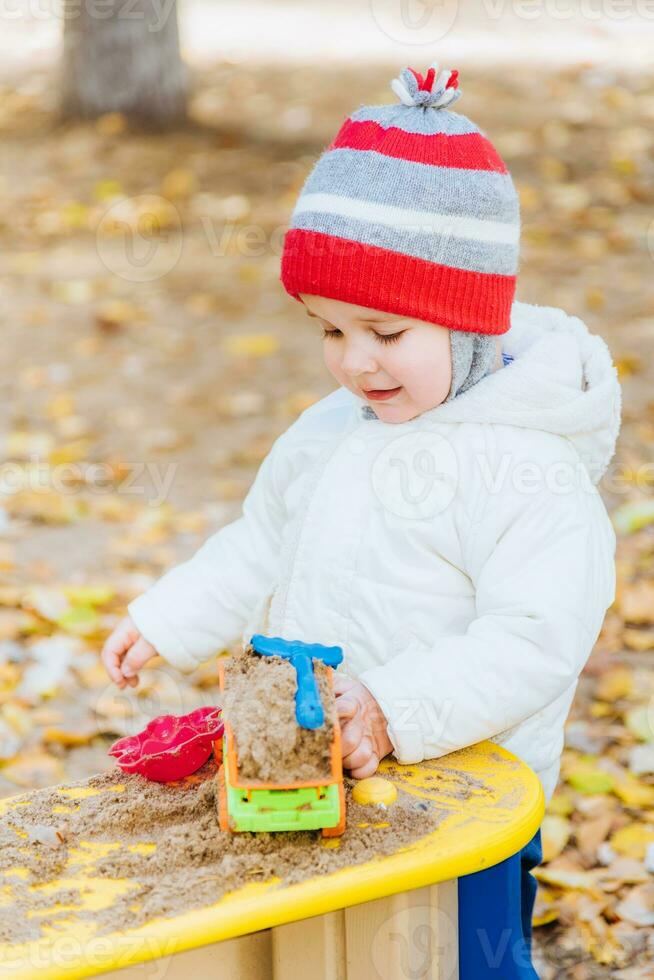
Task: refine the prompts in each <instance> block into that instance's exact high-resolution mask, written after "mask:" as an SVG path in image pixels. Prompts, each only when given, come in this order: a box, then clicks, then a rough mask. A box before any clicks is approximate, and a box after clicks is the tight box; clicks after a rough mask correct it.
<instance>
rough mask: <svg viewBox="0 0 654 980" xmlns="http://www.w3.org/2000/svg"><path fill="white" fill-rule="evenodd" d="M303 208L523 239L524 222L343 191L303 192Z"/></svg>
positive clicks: (485, 238) (479, 237) (508, 241)
mask: <svg viewBox="0 0 654 980" xmlns="http://www.w3.org/2000/svg"><path fill="white" fill-rule="evenodd" d="M303 211H317V212H322V213H323V214H337V215H342V216H344V217H347V218H354V219H356V220H358V221H369V222H371V223H375V224H380V225H388V226H390V227H391V228H398V229H406V228H409V229H415V230H420V231H422V232H430V233H432V234H436V235H450V236H451V237H452V238H466V239H470V240H473V241H477V242H493V243H496V244H502V245H517V244H518V242H519V240H520V225H519V224H518V223H516V222H511V223H506V222H502V221H492V220H489V219H485V218H475V217H474V216H473V215H452V214H440V213H438V212H435V211H412V210H410V209H408V208H399V207H396V206H395V205H392V204H378V203H377V202H376V201H364V200H361V199H355V198H351V197H343V196H342V195H340V194H301V195H300V198H299V200H298V202H297V204H296V206H295V209H294V212H293V213H294V214H300V213H302V212H303Z"/></svg>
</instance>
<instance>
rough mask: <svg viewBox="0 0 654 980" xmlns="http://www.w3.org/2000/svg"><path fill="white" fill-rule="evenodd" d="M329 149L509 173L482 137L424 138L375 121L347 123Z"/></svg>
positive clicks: (349, 120) (466, 134) (497, 154)
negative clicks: (369, 151) (373, 153)
mask: <svg viewBox="0 0 654 980" xmlns="http://www.w3.org/2000/svg"><path fill="white" fill-rule="evenodd" d="M432 111H434V112H436V111H438V110H432ZM327 149H328V150H337V149H349V150H374V151H375V152H376V153H382V154H383V155H384V156H387V157H397V158H398V159H400V160H411V161H413V162H414V163H427V164H431V165H433V166H439V167H458V168H465V169H467V170H492V171H493V172H495V173H500V174H505V173H508V169H507V166H506V164H505V163H504V161H503V160H502V158H501V156H500V155H499V153H498V152H497V150H496V149H495V147H494V146H493V144H492V143H491V142H490V140H488V139H486V137H485V136H483V135H482V134H481V133H458V134H452V135H449V134H447V133H430V134H428V135H423V134H422V133H407V132H406V130H404V129H399V128H398V127H397V126H389V127H388V128H384V127H383V126H380V125H379V123H377V122H374V120H372V119H365V120H361V121H358V120H353V119H346V121H345V122H344V123H343V125H342V126H341V128H340V130H339V131H338V133H337V134H336V136H335V138H334V141H333V143H332V144H331V145H330V146H328V147H327Z"/></svg>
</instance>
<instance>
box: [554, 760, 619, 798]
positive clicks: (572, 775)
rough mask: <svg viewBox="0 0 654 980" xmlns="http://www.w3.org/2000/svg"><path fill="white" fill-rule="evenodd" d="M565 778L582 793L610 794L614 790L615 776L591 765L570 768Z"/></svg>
mask: <svg viewBox="0 0 654 980" xmlns="http://www.w3.org/2000/svg"><path fill="white" fill-rule="evenodd" d="M565 778H566V780H567V782H568V783H570V785H571V786H572V787H573V788H574V789H576V790H578V791H579V792H580V793H589V794H591V793H610V792H611V790H612V789H613V776H611V774H610V773H608V772H603V771H602V770H601V769H598V768H596V767H595V766H593V765H591V764H590V763H583V762H582V763H578V764H577V765H575V766H573V767H570V768H569V769H568V770H567V771H566V773H565Z"/></svg>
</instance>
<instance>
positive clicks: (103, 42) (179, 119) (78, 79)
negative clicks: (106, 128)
mask: <svg viewBox="0 0 654 980" xmlns="http://www.w3.org/2000/svg"><path fill="white" fill-rule="evenodd" d="M61 110H62V114H63V116H64V117H67V118H80V117H81V118H84V119H88V118H95V117H97V116H100V115H102V114H103V113H106V112H122V113H123V114H124V115H125V116H126V117H128V118H129V119H130V120H132V121H134V122H136V123H137V124H138V125H139V126H141V127H142V128H147V129H150V128H151V129H163V128H166V127H168V126H173V125H177V124H180V123H183V122H184V121H185V119H186V72H185V69H184V65H183V63H182V60H181V56H180V51H179V33H178V28H177V2H176V0H68V2H67V3H64V56H63V72H62V93H61Z"/></svg>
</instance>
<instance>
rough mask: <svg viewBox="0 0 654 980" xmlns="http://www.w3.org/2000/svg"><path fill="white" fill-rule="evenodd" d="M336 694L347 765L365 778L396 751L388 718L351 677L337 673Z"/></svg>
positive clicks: (361, 686) (357, 774) (356, 775)
mask: <svg viewBox="0 0 654 980" xmlns="http://www.w3.org/2000/svg"><path fill="white" fill-rule="evenodd" d="M334 694H335V695H336V711H337V713H338V718H339V721H340V723H341V753H342V755H343V765H344V766H345V768H346V769H349V770H350V771H351V774H352V776H354V778H355V779H365V778H366V776H372V775H373V773H375V772H376V771H377V766H378V765H379V762H380V760H381V759H383V758H384V756H385V755H388V753H389V752H392V751H393V743H392V742H391V740H390V738H389V737H388V731H387V729H386V718H385V716H384V714H383V712H382V710H381V708H380V707H379V704H378V703H377V701H376V700H375V698H374V697H373V696H372V694H371V693H370V691H369V690H368V688H367V687H365V685H363V684H361V683H360V682H359V681H355V680H352V678H351V677H346V676H345V675H344V674H339V673H338V672H336V673H335V674H334Z"/></svg>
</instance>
